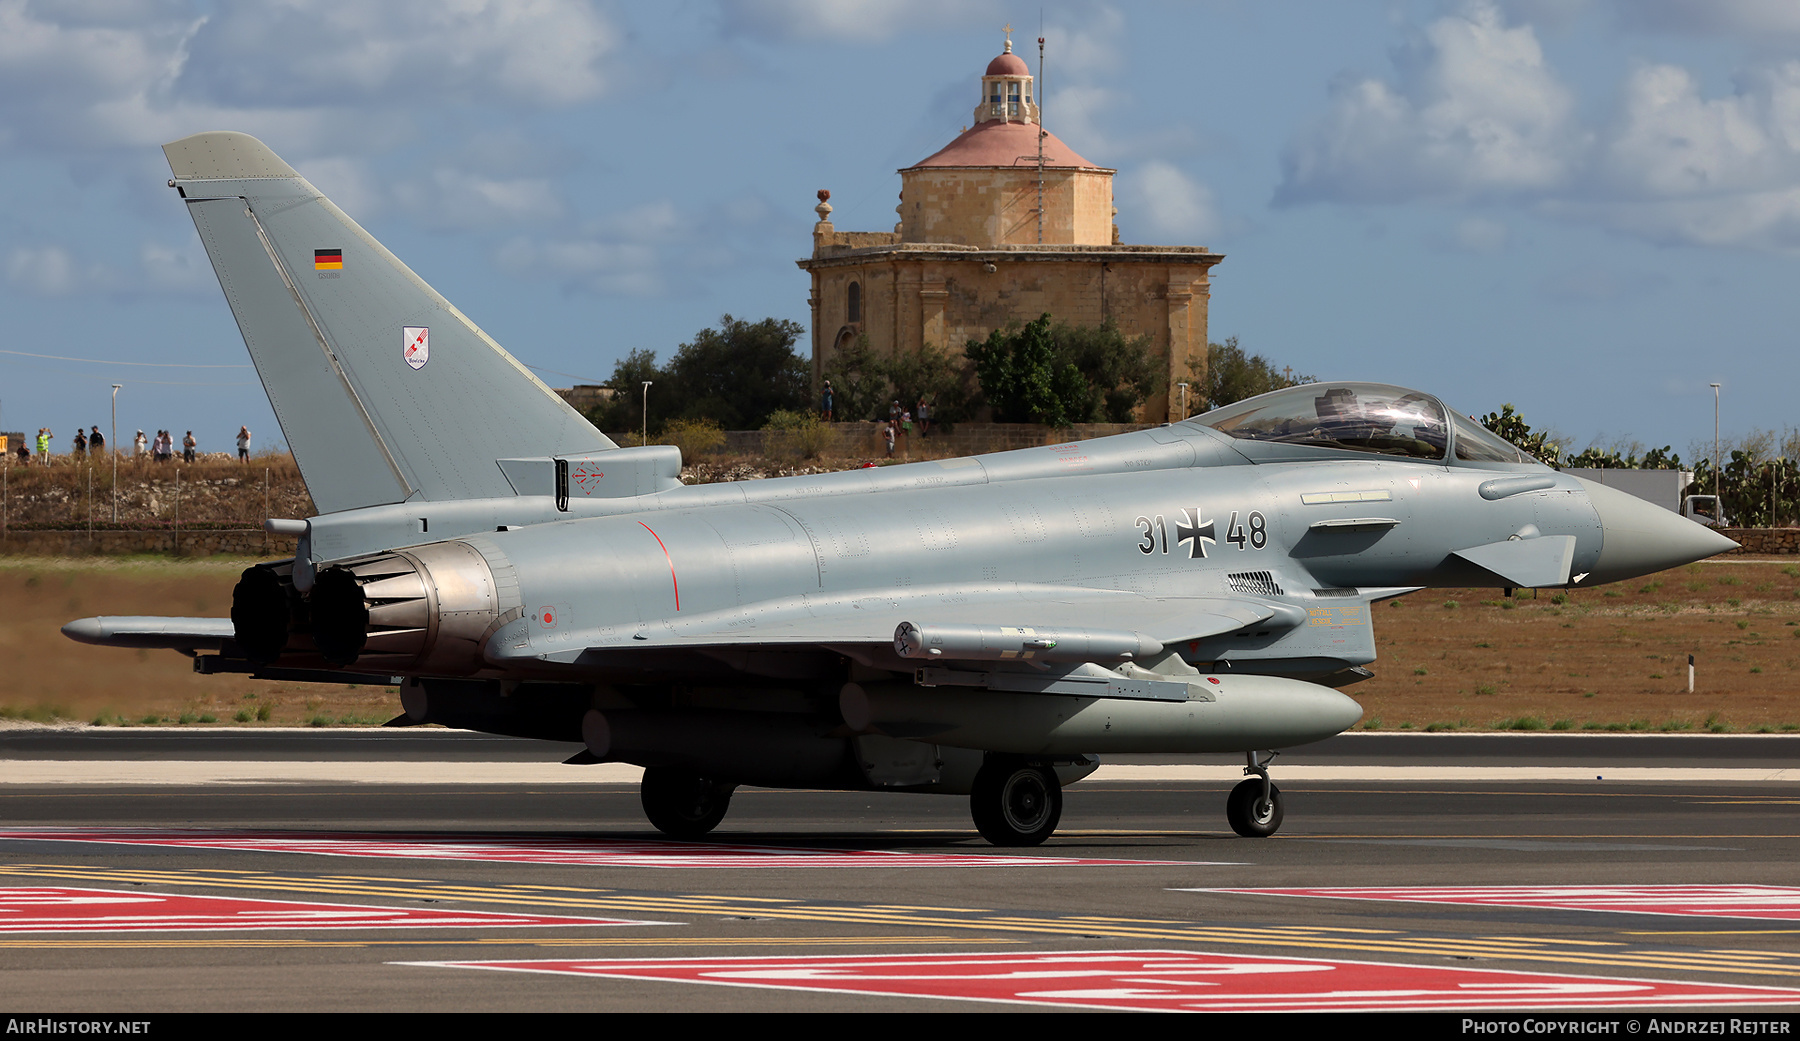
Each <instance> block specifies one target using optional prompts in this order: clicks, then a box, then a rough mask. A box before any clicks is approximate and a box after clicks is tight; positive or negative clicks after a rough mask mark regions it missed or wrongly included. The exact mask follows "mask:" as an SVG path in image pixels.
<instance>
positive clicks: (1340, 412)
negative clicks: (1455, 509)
mask: <svg viewBox="0 0 1800 1041" xmlns="http://www.w3.org/2000/svg"><path fill="white" fill-rule="evenodd" d="M1190 422H1193V423H1197V424H1200V425H1201V426H1209V427H1212V428H1213V429H1214V430H1217V431H1219V432H1220V433H1222V434H1229V435H1231V436H1232V437H1235V438H1238V439H1240V440H1245V441H1269V442H1274V443H1277V444H1288V445H1305V446H1308V447H1312V448H1337V449H1343V450H1346V451H1351V452H1369V453H1372V454H1375V455H1391V456H1401V457H1403V458H1408V459H1429V460H1432V461H1439V460H1445V459H1456V460H1460V461H1464V462H1485V463H1525V462H1530V461H1531V460H1530V459H1528V458H1526V457H1525V455H1524V454H1523V453H1522V452H1520V451H1519V449H1517V448H1515V447H1514V446H1513V445H1512V444H1511V443H1510V442H1508V441H1506V440H1505V439H1503V438H1500V437H1498V436H1496V435H1494V434H1492V433H1490V432H1489V431H1488V430H1487V429H1486V428H1485V427H1483V426H1482V425H1481V424H1480V423H1477V422H1475V421H1474V420H1472V419H1470V418H1468V417H1466V416H1463V415H1460V414H1458V413H1456V412H1452V411H1450V410H1449V409H1446V408H1445V407H1444V404H1443V402H1441V401H1439V400H1438V399H1437V398H1435V397H1433V396H1432V395H1430V394H1426V393H1423V392H1421V391H1416V390H1408V389H1406V388H1405V387H1395V386H1390V385H1388V384H1385V383H1306V384H1302V385H1300V386H1298V387H1288V388H1286V389H1284V390H1277V391H1272V392H1270V393H1268V394H1260V395H1258V396H1256V397H1254V398H1248V399H1246V400H1244V401H1239V402H1236V403H1235V404H1231V405H1226V406H1225V407H1224V408H1218V409H1214V410H1213V411H1211V412H1208V413H1206V414H1205V415H1201V416H1195V417H1194V418H1193V419H1192V420H1191V421H1190Z"/></svg>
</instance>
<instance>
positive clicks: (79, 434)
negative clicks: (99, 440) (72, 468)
mask: <svg viewBox="0 0 1800 1041" xmlns="http://www.w3.org/2000/svg"><path fill="white" fill-rule="evenodd" d="M74 443H75V450H74V451H73V452H71V453H69V458H70V459H72V460H74V461H77V462H78V461H80V460H82V459H86V458H87V433H86V432H85V431H83V430H82V429H81V428H80V427H76V428H75V442H74Z"/></svg>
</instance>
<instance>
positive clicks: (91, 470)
mask: <svg viewBox="0 0 1800 1041" xmlns="http://www.w3.org/2000/svg"><path fill="white" fill-rule="evenodd" d="M87 471H88V548H89V549H93V548H94V546H93V543H94V468H93V467H92V466H89V467H88V468H87Z"/></svg>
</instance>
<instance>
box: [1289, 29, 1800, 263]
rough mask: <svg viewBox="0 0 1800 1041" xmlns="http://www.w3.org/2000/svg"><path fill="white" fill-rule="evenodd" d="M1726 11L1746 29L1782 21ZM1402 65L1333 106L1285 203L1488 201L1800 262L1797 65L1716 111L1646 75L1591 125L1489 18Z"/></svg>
mask: <svg viewBox="0 0 1800 1041" xmlns="http://www.w3.org/2000/svg"><path fill="white" fill-rule="evenodd" d="M1677 8H1679V5H1671V4H1665V5H1664V6H1663V8H1662V10H1663V11H1664V13H1665V14H1668V13H1669V12H1671V11H1676V10H1677ZM1679 10H1681V11H1687V12H1688V13H1689V14H1693V13H1694V11H1695V10H1697V9H1692V10H1690V9H1688V8H1679ZM1732 10H1733V11H1735V12H1736V16H1735V17H1738V22H1737V23H1734V24H1740V25H1742V26H1749V25H1752V24H1755V22H1754V17H1753V16H1755V17H1761V16H1767V18H1768V19H1773V20H1774V21H1771V22H1770V23H1769V24H1771V25H1773V24H1774V22H1778V21H1779V19H1778V18H1777V17H1776V15H1775V13H1774V12H1773V9H1765V8H1760V7H1757V6H1756V5H1752V4H1738V5H1736V6H1734V7H1732ZM1695 17H1698V15H1697V14H1696V15H1695ZM1395 64H1396V67H1397V73H1398V75H1397V80H1396V82H1395V83H1392V84H1390V83H1388V82H1384V81H1381V80H1375V79H1361V80H1356V81H1354V82H1350V83H1347V84H1345V85H1342V86H1340V87H1339V88H1338V89H1337V90H1336V91H1335V92H1334V97H1333V100H1332V104H1331V106H1330V109H1329V111H1328V112H1327V114H1326V116H1325V117H1324V118H1323V119H1321V120H1320V121H1319V122H1318V124H1317V125H1316V126H1314V127H1313V128H1311V129H1310V130H1308V131H1306V132H1304V133H1302V134H1301V135H1299V136H1298V137H1297V138H1296V139H1295V141H1294V142H1293V144H1292V145H1291V146H1290V147H1289V149H1288V152H1287V155H1286V156H1285V160H1284V168H1285V169H1284V174H1285V176H1284V179H1283V182H1282V184H1281V186H1280V187H1279V188H1278V189H1277V192H1276V201H1277V202H1278V203H1283V204H1295V203H1306V202H1343V203H1399V202H1412V201H1418V200H1443V201H1452V202H1458V201H1467V200H1471V199H1481V200H1488V201H1499V202H1511V203H1515V204H1518V205H1521V206H1525V207H1528V208H1530V209H1533V210H1535V211H1537V212H1539V213H1542V214H1546V215H1549V216H1553V217H1557V218H1561V219H1567V220H1573V221H1579V222H1584V223H1591V224H1597V225H1600V226H1603V227H1607V228H1610V229H1612V230H1615V231H1619V232H1622V233H1625V234H1630V235H1634V236H1638V237H1641V238H1646V239H1650V240H1652V241H1657V242H1667V243H1685V244H1698V245H1713V246H1743V247H1752V248H1773V249H1782V250H1793V249H1800V61H1795V60H1785V61H1781V62H1777V63H1772V64H1764V65H1759V66H1756V67H1753V68H1751V69H1749V70H1747V71H1745V72H1744V73H1742V74H1741V75H1740V76H1739V77H1738V81H1737V89H1736V90H1735V91H1734V92H1732V93H1730V94H1728V95H1726V96H1722V97H1711V98H1709V97H1705V96H1704V95H1703V93H1702V90H1701V86H1700V84H1699V82H1698V81H1697V79H1696V78H1695V76H1694V75H1693V74H1692V73H1690V72H1689V71H1688V70H1686V69H1684V68H1681V67H1679V66H1675V65H1667V64H1646V65H1643V66H1640V67H1638V68H1636V69H1634V70H1633V71H1632V72H1631V73H1630V74H1629V75H1627V76H1626V78H1625V80H1624V81H1623V82H1622V83H1621V85H1620V88H1619V101H1618V105H1617V107H1616V110H1615V111H1614V112H1613V113H1611V114H1610V115H1608V116H1606V117H1604V118H1602V119H1599V120H1596V121H1593V122H1592V124H1591V125H1582V123H1581V122H1580V120H1579V119H1578V118H1577V116H1576V113H1575V108H1574V105H1573V102H1572V97H1571V94H1570V92H1569V91H1568V90H1567V89H1566V88H1565V87H1564V86H1563V85H1562V83H1561V82H1560V81H1559V80H1558V79H1557V77H1556V76H1555V74H1554V72H1553V71H1552V70H1551V69H1550V68H1549V66H1548V65H1547V64H1546V62H1545V61H1544V57H1543V52H1542V50H1541V48H1540V47H1539V46H1538V44H1537V41H1536V38H1535V36H1534V35H1533V32H1532V29H1531V27H1530V26H1517V27H1509V26H1507V25H1505V24H1503V23H1502V21H1501V20H1500V17H1499V15H1498V14H1497V12H1496V10H1495V8H1494V7H1492V6H1491V5H1489V4H1485V3H1483V4H1477V5H1475V6H1472V7H1470V8H1468V9H1467V10H1466V11H1465V12H1464V13H1462V14H1458V15H1450V16H1446V17H1443V18H1440V19H1438V20H1437V21H1435V22H1433V23H1432V24H1431V25H1430V26H1428V27H1427V28H1426V30H1425V31H1424V33H1423V34H1422V35H1421V36H1420V37H1419V39H1417V40H1415V41H1414V43H1413V44H1412V45H1410V46H1409V47H1407V48H1403V49H1402V50H1401V51H1400V52H1398V53H1397V55H1396V58H1395ZM1458 237H1459V239H1460V238H1461V233H1460V232H1459V236H1458Z"/></svg>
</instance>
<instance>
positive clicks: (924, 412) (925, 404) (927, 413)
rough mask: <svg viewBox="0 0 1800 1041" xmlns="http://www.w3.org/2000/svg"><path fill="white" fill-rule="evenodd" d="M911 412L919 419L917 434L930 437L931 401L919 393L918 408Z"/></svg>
mask: <svg viewBox="0 0 1800 1041" xmlns="http://www.w3.org/2000/svg"><path fill="white" fill-rule="evenodd" d="M913 414H914V415H915V416H917V417H918V419H919V436H920V437H930V436H931V402H929V401H927V400H925V395H923V394H921V395H919V407H918V410H917V411H916V412H914V413H913Z"/></svg>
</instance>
